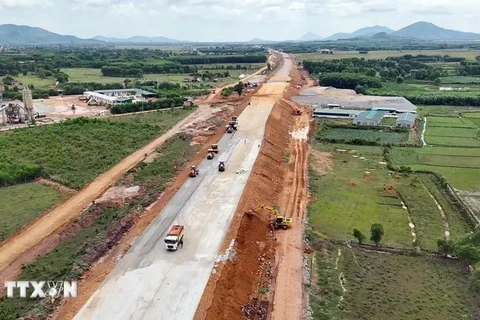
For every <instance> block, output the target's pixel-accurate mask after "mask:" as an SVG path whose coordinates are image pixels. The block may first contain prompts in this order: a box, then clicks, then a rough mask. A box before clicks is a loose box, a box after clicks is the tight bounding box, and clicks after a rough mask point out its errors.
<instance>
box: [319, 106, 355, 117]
mask: <svg viewBox="0 0 480 320" xmlns="http://www.w3.org/2000/svg"><path fill="white" fill-rule="evenodd" d="M359 113H360V111H358V110H346V109H322V108H317V109H315V110H313V116H314V117H315V118H340V119H343V118H347V119H348V118H355V117H356V116H357V115H358V114H359Z"/></svg>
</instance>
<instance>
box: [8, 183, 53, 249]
mask: <svg viewBox="0 0 480 320" xmlns="http://www.w3.org/2000/svg"><path fill="white" fill-rule="evenodd" d="M61 198H62V194H61V193H60V192H59V191H58V190H56V189H54V188H50V187H47V186H44V185H41V184H39V183H34V182H32V183H23V184H19V185H16V186H11V187H4V188H0V203H1V205H0V242H1V241H3V240H5V239H7V238H9V237H10V236H11V235H13V234H14V233H15V232H17V231H18V230H20V228H22V227H23V226H24V225H25V224H27V223H28V222H29V221H31V220H32V219H35V218H36V217H38V216H39V215H40V214H41V213H42V212H43V211H45V210H46V209H48V208H50V207H52V206H53V205H54V204H55V203H57V202H58V201H59V200H60V199H61Z"/></svg>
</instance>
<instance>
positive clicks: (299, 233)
mask: <svg viewBox="0 0 480 320" xmlns="http://www.w3.org/2000/svg"><path fill="white" fill-rule="evenodd" d="M309 124H310V116H309V114H308V113H307V112H304V113H303V115H302V116H300V117H297V118H296V119H295V122H294V125H293V131H292V132H291V133H290V134H291V136H292V140H291V142H290V151H289V154H290V161H289V166H288V170H287V172H286V176H285V178H284V188H283V192H282V194H281V196H280V199H281V200H280V203H279V205H280V208H281V209H282V213H283V214H285V215H286V216H291V217H293V221H294V225H293V227H292V228H291V229H289V230H287V231H285V232H278V233H277V241H278V246H277V248H276V259H275V260H276V266H277V267H276V274H277V275H276V279H275V287H274V299H273V310H272V314H271V319H272V320H300V319H303V310H304V305H303V301H304V299H303V233H304V223H305V218H306V207H307V169H308V155H309V145H308V141H307V139H308V132H309Z"/></svg>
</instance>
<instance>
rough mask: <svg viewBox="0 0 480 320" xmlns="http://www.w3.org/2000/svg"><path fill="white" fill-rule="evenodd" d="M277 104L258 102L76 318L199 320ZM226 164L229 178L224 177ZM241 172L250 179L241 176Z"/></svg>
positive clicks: (256, 100) (119, 263)
mask: <svg viewBox="0 0 480 320" xmlns="http://www.w3.org/2000/svg"><path fill="white" fill-rule="evenodd" d="M289 66H291V64H285V68H288V67H289ZM282 72H283V73H285V70H283V71H282ZM274 104H275V99H271V98H253V99H252V101H251V105H250V106H248V107H247V108H246V109H245V111H244V112H243V113H242V114H241V115H240V116H239V119H238V120H239V130H238V131H237V132H236V133H235V134H233V135H229V134H226V135H225V136H224V137H223V138H222V139H221V141H220V142H219V144H218V145H219V149H220V152H219V154H218V155H217V156H216V157H215V159H213V160H206V159H205V160H204V161H203V162H202V163H200V164H199V169H200V175H199V176H198V177H196V178H190V179H189V180H188V181H187V182H186V183H185V184H184V185H183V186H182V187H181V188H180V190H179V191H178V192H177V193H176V195H175V196H174V197H173V198H172V200H171V201H170V202H169V204H168V205H167V206H166V207H165V209H164V210H163V211H162V212H161V213H160V214H159V215H158V217H157V218H156V219H155V220H154V221H153V222H152V223H151V225H150V226H149V227H148V228H147V230H146V231H145V233H144V234H143V235H141V236H140V237H139V238H137V240H136V241H135V242H134V243H133V245H132V247H131V248H130V250H129V251H128V252H127V253H126V255H125V256H124V257H123V258H122V259H121V260H120V261H119V262H118V264H117V265H116V267H115V268H114V270H113V271H112V272H111V273H110V275H109V276H108V277H107V279H106V280H105V281H104V283H103V284H102V286H101V287H100V288H99V289H98V290H97V291H96V292H95V293H94V294H93V295H92V297H90V299H89V300H88V301H87V303H86V304H85V305H84V306H83V307H82V309H81V310H80V311H79V312H78V314H77V315H76V316H75V318H74V319H79V320H80V319H81V320H84V319H85V320H87V319H88V320H93V319H99V320H100V319H101V320H108V319H112V320H113V319H114V320H122V319H142V320H148V319H152V320H163V319H165V320H167V319H168V320H183V319H185V320H189V319H192V318H193V316H194V314H195V311H196V309H197V306H198V304H199V302H200V299H201V297H202V294H203V291H204V289H205V286H206V285H207V282H208V279H209V277H210V274H211V272H212V269H213V267H214V264H215V259H216V258H217V256H218V254H219V250H220V247H221V245H222V243H223V240H224V238H225V235H226V232H227V230H228V228H229V225H230V222H231V220H232V217H233V215H234V213H235V210H236V207H237V204H238V202H239V201H240V197H241V195H242V192H243V189H244V187H245V185H246V183H247V180H248V177H249V175H250V172H251V170H252V168H253V164H254V162H255V160H256V158H257V156H258V153H259V151H260V145H261V143H262V139H263V135H264V131H265V124H266V121H267V119H268V116H269V114H270V112H271V110H272V108H273V105H274ZM219 160H225V161H226V171H225V172H218V170H217V164H218V161H219ZM241 169H243V170H246V172H243V173H242V172H240V173H237V171H238V170H241ZM173 224H182V225H184V226H185V238H184V247H183V249H179V250H178V251H176V252H167V251H166V250H165V245H164V242H163V238H164V237H165V235H166V233H167V231H168V229H169V228H170V226H171V225H173Z"/></svg>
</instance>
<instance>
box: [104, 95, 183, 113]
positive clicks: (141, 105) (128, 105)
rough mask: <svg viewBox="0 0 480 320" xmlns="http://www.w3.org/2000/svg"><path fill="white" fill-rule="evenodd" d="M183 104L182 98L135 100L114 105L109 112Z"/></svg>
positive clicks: (164, 107)
mask: <svg viewBox="0 0 480 320" xmlns="http://www.w3.org/2000/svg"><path fill="white" fill-rule="evenodd" d="M182 105H183V98H182V97H176V98H165V99H158V100H156V101H151V102H137V103H125V104H118V105H114V106H113V107H112V108H111V109H110V112H111V113H112V114H121V113H130V112H138V111H147V110H157V109H167V108H173V107H179V106H182Z"/></svg>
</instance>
